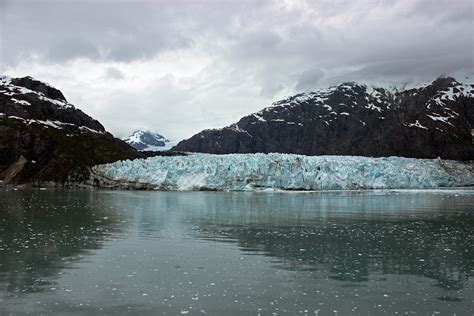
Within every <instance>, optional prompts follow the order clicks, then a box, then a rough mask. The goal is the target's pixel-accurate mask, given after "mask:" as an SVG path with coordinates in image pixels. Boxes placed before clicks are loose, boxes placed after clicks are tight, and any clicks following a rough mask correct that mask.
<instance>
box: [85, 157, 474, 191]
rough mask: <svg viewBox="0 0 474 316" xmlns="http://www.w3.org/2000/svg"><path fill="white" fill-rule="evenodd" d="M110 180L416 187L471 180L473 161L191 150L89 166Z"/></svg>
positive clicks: (162, 185) (254, 186) (167, 184)
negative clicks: (186, 152)
mask: <svg viewBox="0 0 474 316" xmlns="http://www.w3.org/2000/svg"><path fill="white" fill-rule="evenodd" d="M93 173H94V174H95V175H96V176H100V177H105V178H107V179H110V180H113V181H116V182H134V183H142V184H148V185H149V187H150V186H151V187H153V188H155V189H157V190H202V189H208V190H258V189H270V188H272V189H282V190H348V189H395V188H405V189H417V188H420V189H421V188H436V187H459V186H473V185H474V166H473V164H472V163H462V162H456V161H449V160H440V159H414V158H400V157H388V158H368V157H355V156H301V155H293V154H276V153H275V154H230V155H210V154H192V155H189V156H176V157H153V158H148V159H137V160H133V161H129V160H127V161H119V162H115V163H111V164H106V165H99V166H95V167H94V168H93Z"/></svg>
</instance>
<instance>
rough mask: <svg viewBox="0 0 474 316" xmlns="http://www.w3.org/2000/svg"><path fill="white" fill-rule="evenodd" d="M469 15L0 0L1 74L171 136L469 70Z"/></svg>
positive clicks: (421, 4) (465, 1)
mask: <svg viewBox="0 0 474 316" xmlns="http://www.w3.org/2000/svg"><path fill="white" fill-rule="evenodd" d="M473 10H474V8H473V4H472V1H471V0H456V1H452V0H394V1H383V0H359V1H350V0H333V1H326V0H320V1H313V0H281V1H277V0H275V1H270V0H268V1H267V0H244V1H218V0H206V1H204V0H201V1H194V0H193V1H191V0H183V1H171V0H162V1H151V0H142V1H133V2H132V1H111V0H98V1H92V0H86V1H77V0H72V1H65V0H62V1H61V0H54V1H53V0H38V1H33V0H31V1H13V0H0V27H1V30H2V31H1V34H0V36H1V37H0V72H2V73H4V72H6V73H8V74H10V75H15V76H23V75H33V76H36V77H38V78H39V79H43V80H46V81H50V82H51V83H53V84H55V85H57V86H58V87H59V88H62V89H63V90H65V91H64V92H65V93H66V94H67V95H68V96H69V95H70V96H71V97H70V98H68V99H70V100H72V101H74V102H76V105H77V106H79V107H81V108H83V109H84V110H85V111H87V112H89V113H90V114H92V115H95V116H97V117H98V118H99V119H100V120H101V121H103V122H104V124H105V125H106V127H107V128H109V129H110V130H111V131H112V132H114V133H117V134H119V135H123V134H126V133H128V132H130V130H132V129H135V128H139V127H141V126H143V127H146V128H149V129H156V130H158V131H160V132H162V133H164V134H167V133H168V134H169V135H171V137H174V138H182V137H188V136H191V134H192V133H194V132H197V131H198V130H199V129H202V128H206V127H219V126H222V125H225V124H227V123H230V122H232V121H233V120H235V119H237V118H238V117H239V116H240V115H243V114H246V113H248V112H251V111H256V110H259V109H260V108H262V107H264V106H266V105H269V103H271V102H272V101H273V100H275V99H276V98H279V97H281V96H284V95H287V94H292V93H296V92H299V91H303V90H312V89H316V88H319V87H324V86H326V85H332V84H337V83H340V82H343V81H363V82H374V83H377V82H382V83H383V82H420V81H428V80H433V79H434V78H435V77H436V76H438V75H441V74H457V75H459V74H472V73H473V72H474V60H473V58H474V57H473V56H474V48H473V45H474V43H473V36H474V34H473V32H474V31H473V30H474V24H473V21H474V16H473ZM131 107H133V110H132V109H131ZM126 122H129V124H128V125H127V124H126ZM131 125H133V126H131Z"/></svg>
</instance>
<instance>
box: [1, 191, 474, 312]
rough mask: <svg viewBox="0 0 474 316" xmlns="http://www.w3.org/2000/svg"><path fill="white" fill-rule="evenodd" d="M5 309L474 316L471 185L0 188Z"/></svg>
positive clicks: (2, 292)
mask: <svg viewBox="0 0 474 316" xmlns="http://www.w3.org/2000/svg"><path fill="white" fill-rule="evenodd" d="M0 206H1V212H0V315H9V313H14V314H15V315H18V314H20V315H21V314H26V313H32V314H51V313H54V314H58V315H64V314H73V315H111V314H114V315H117V314H118V315H122V314H139V315H262V316H263V315H321V316H322V315H383V314H389V315H394V314H399V315H405V314H409V315H458V316H459V315H473V313H474V307H473V306H474V302H473V299H474V287H473V285H474V281H473V280H474V279H473V274H474V247H473V238H474V235H473V231H474V191H473V190H469V191H421V192H410V191H398V192H394V191H392V192H387V191H385V192H383V191H382V192H323V193H283V194H282V193H224V192H133V191H39V190H23V191H22V190H18V191H12V190H8V191H6V190H3V191H0Z"/></svg>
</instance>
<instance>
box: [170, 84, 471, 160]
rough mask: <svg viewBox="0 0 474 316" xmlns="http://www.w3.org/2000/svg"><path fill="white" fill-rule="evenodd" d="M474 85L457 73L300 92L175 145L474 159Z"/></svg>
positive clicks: (179, 147)
mask: <svg viewBox="0 0 474 316" xmlns="http://www.w3.org/2000/svg"><path fill="white" fill-rule="evenodd" d="M473 128H474V85H473V84H463V83H460V82H457V81H456V80H455V79H453V78H450V77H445V78H438V79H437V80H435V81H433V82H432V83H430V84H428V85H426V86H424V87H420V88H416V89H407V90H400V91H399V90H396V89H385V88H374V87H368V86H366V85H361V84H357V83H354V82H349V83H343V84H341V85H338V86H334V87H330V88H328V89H324V90H319V91H315V92H310V93H300V94H297V95H294V96H291V97H288V98H286V99H284V100H281V101H277V102H275V103H273V104H272V106H270V107H267V108H265V109H263V110H261V111H260V112H257V113H253V114H250V115H248V116H245V117H243V118H242V119H241V120H240V121H238V122H237V123H234V124H232V125H230V126H227V127H224V128H221V129H210V130H204V131H202V132H200V133H198V134H196V135H194V136H192V137H191V138H189V139H187V140H183V141H181V142H179V143H178V144H177V145H176V146H175V147H173V148H172V150H177V151H188V152H205V153H215V154H227V153H256V152H261V153H270V152H280V153H294V154H303V155H359V156H373V157H385V156H402V157H414V158H436V157H441V158H447V159H456V160H472V159H474V145H473V135H472V132H473Z"/></svg>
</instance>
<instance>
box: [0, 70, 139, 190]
mask: <svg viewBox="0 0 474 316" xmlns="http://www.w3.org/2000/svg"><path fill="white" fill-rule="evenodd" d="M138 157H143V155H141V154H140V153H139V152H137V151H136V150H135V149H133V148H132V147H130V146H129V145H127V144H126V143H125V142H123V141H121V140H119V139H116V138H114V137H113V136H112V135H111V134H110V133H108V132H107V131H106V130H105V128H104V126H102V124H101V123H100V122H98V121H97V120H95V119H93V118H92V117H90V116H89V115H87V114H85V113H84V112H82V111H81V110H79V109H76V108H75V107H74V106H73V105H72V104H70V103H69V102H68V101H67V100H66V98H65V97H64V95H63V94H62V92H61V91H59V90H58V89H56V88H54V87H51V86H50V85H48V84H46V83H44V82H41V81H38V80H35V79H33V78H31V77H24V78H9V77H5V76H2V77H0V179H2V182H3V184H9V183H10V184H24V183H28V184H32V185H40V184H41V185H44V184H47V183H48V182H49V183H50V184H57V183H64V182H65V181H66V180H67V179H68V177H69V176H71V175H72V174H73V173H74V174H76V175H78V174H79V173H78V172H79V171H80V170H83V169H84V168H87V167H90V166H93V165H96V164H101V163H107V162H113V161H116V160H121V159H133V158H138Z"/></svg>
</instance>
